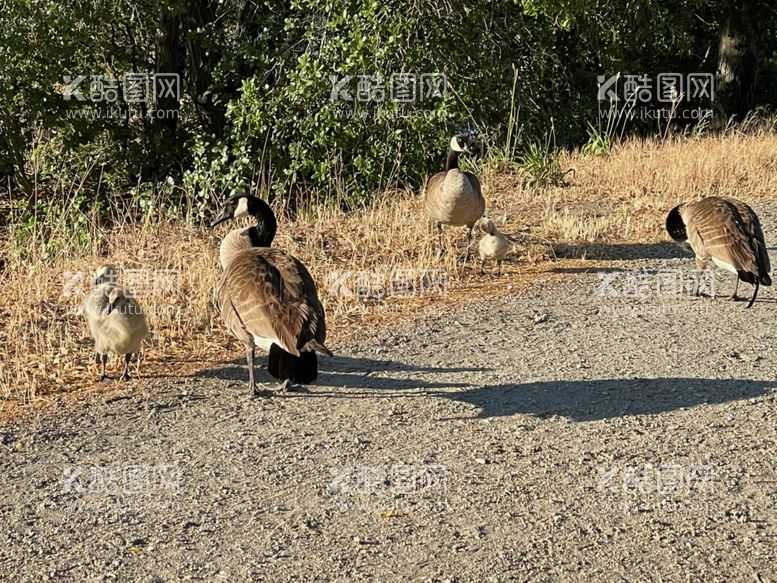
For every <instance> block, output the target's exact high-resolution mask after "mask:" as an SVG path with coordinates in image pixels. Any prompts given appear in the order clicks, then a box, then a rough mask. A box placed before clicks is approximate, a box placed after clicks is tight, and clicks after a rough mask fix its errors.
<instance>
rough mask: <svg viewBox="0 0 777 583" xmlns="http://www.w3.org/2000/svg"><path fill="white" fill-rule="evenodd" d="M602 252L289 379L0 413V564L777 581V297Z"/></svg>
mask: <svg viewBox="0 0 777 583" xmlns="http://www.w3.org/2000/svg"><path fill="white" fill-rule="evenodd" d="M756 210H757V211H759V212H761V213H762V220H763V222H764V227H765V228H764V230H765V232H766V233H767V238H769V234H770V233H771V234H773V235H772V237H771V239H772V241H774V240H775V239H776V238H777V213H775V212H774V210H777V204H774V205H770V207H769V208H764V206H763V205H761V206H757V207H756ZM768 211H769V212H768ZM608 255H609V257H605V258H603V259H601V260H598V261H597V262H596V263H593V262H581V263H580V264H579V265H580V267H579V268H574V269H567V271H568V272H569V273H567V274H565V275H564V276H563V277H559V278H557V279H558V280H557V281H554V282H552V283H544V284H537V285H534V286H531V287H529V288H528V289H524V290H522V291H521V293H520V294H518V295H513V296H510V297H503V298H500V299H494V300H491V301H488V302H481V303H478V304H470V305H465V306H462V307H461V308H460V309H458V310H457V311H455V312H448V313H443V314H440V315H438V316H436V317H434V318H430V319H426V320H420V321H416V322H413V323H412V325H410V324H408V325H407V326H404V327H400V328H393V329H390V330H378V331H375V332H374V333H373V334H372V335H370V336H367V337H364V338H363V339H361V340H360V341H359V343H358V344H356V345H340V346H335V347H334V348H335V349H336V351H337V353H338V356H337V357H335V358H332V359H322V361H323V367H324V372H323V375H322V378H321V382H320V384H318V385H316V386H314V387H312V388H311V389H310V390H309V391H308V392H305V393H289V394H284V395H280V396H277V397H273V398H270V399H264V400H258V399H253V398H251V397H250V396H249V395H247V394H246V388H245V386H246V378H245V377H246V374H245V369H244V365H243V363H242V361H236V362H235V363H233V364H230V365H226V366H224V367H223V368H220V369H216V370H210V371H208V372H207V373H205V374H203V375H202V376H200V377H196V378H181V379H173V380H169V379H168V380H166V381H163V380H158V381H154V382H152V383H150V384H149V385H148V386H146V387H145V388H143V389H137V388H136V389H135V390H134V391H127V392H126V393H125V394H118V395H114V396H111V397H104V398H95V399H93V400H92V401H90V402H88V403H86V404H85V405H84V406H79V407H78V408H74V407H72V406H62V407H61V408H60V409H59V410H55V411H54V412H49V413H45V414H43V413H41V414H40V415H38V416H37V417H35V418H33V419H32V420H27V421H25V423H24V424H21V423H20V422H15V423H11V424H7V425H5V426H4V427H1V428H0V516H1V519H2V524H3V529H2V530H3V534H2V539H3V544H0V573H2V575H3V577H4V578H6V579H8V580H16V581H45V580H47V579H51V580H67V581H102V580H117V581H122V582H124V581H186V580H198V581H199V580H201V581H230V582H231V581H252V580H253V581H262V580H264V581H292V580H294V581H310V580H321V581H355V580H374V581H400V580H413V581H416V580H420V581H460V582H461V581H583V580H592V581H733V580H737V581H756V582H757V581H761V582H766V581H775V580H777V509H776V506H777V505H776V503H777V458H776V457H775V451H777V450H776V447H777V424H776V423H775V409H776V408H777V391H776V390H775V389H777V380H775V379H777V360H775V358H774V357H775V352H774V346H775V334H776V333H777V332H776V329H775V325H774V320H775V310H777V306H776V305H775V297H777V296H775V293H774V291H773V290H772V289H765V290H762V295H761V299H760V300H759V301H758V302H757V303H756V305H755V306H754V307H753V309H751V310H745V309H744V304H743V303H741V302H740V303H736V302H728V301H725V300H723V299H715V300H712V299H705V298H692V297H689V296H688V294H687V293H683V292H682V290H680V289H679V288H680V287H681V286H686V284H688V283H689V282H688V281H687V278H688V277H689V272H688V271H687V270H688V269H689V268H691V267H692V261H691V260H690V259H689V258H688V256H687V255H684V254H682V252H680V251H679V250H677V249H676V248H675V247H673V246H671V245H668V244H667V245H634V246H616V247H613V248H611V249H609V250H608ZM724 280H725V281H723V282H722V285H723V287H724V289H722V290H721V291H720V292H719V293H728V291H729V286H730V285H731V284H732V282H731V280H730V279H729V278H724ZM495 285H498V282H497V283H496V284H495ZM718 289H720V283H719V284H718ZM740 292H744V294H746V295H749V294H750V292H751V288H750V286H746V285H742V286H740ZM262 377H263V378H265V377H266V375H265V373H264V372H262Z"/></svg>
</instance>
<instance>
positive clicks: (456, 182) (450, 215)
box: [424, 136, 486, 263]
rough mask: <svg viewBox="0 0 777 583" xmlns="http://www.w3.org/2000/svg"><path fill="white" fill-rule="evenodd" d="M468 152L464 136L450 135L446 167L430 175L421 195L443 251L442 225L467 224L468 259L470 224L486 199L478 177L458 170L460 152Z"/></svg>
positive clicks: (475, 218) (480, 213) (471, 225)
mask: <svg viewBox="0 0 777 583" xmlns="http://www.w3.org/2000/svg"><path fill="white" fill-rule="evenodd" d="M462 152H464V153H471V152H470V150H469V148H468V147H467V142H466V140H465V139H464V138H463V137H461V136H453V137H452V138H451V141H450V145H449V147H448V157H447V160H446V163H445V170H443V171H442V172H438V173H437V174H435V175H434V176H432V177H431V178H430V179H429V182H428V183H427V185H426V193H425V196H424V210H425V211H426V214H427V215H428V216H429V217H430V218H431V219H432V220H433V221H434V222H435V224H436V225H437V235H438V239H439V245H440V253H442V225H451V226H463V225H466V226H467V253H466V255H465V259H464V262H465V263H466V262H467V261H468V260H469V251H470V249H469V248H470V243H471V242H472V227H473V226H474V225H475V223H476V222H477V221H478V219H480V217H482V216H483V213H484V212H485V210H486V201H485V200H484V199H483V193H482V192H481V190H480V181H479V180H478V178H477V176H475V175H474V174H472V173H471V172H462V171H461V170H459V154H461V153H462Z"/></svg>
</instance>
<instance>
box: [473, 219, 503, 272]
mask: <svg viewBox="0 0 777 583" xmlns="http://www.w3.org/2000/svg"><path fill="white" fill-rule="evenodd" d="M479 228H480V231H481V232H482V233H484V234H483V236H482V237H481V239H480V243H479V244H478V251H479V253H480V275H484V272H483V265H484V264H485V262H486V259H491V260H493V261H496V275H497V277H498V276H500V275H502V261H504V258H505V256H506V255H507V249H508V248H509V246H510V243H509V241H508V240H507V237H505V236H504V235H503V234H502V233H500V232H499V230H498V229H497V228H496V225H495V224H494V221H492V220H491V219H481V220H480V222H479Z"/></svg>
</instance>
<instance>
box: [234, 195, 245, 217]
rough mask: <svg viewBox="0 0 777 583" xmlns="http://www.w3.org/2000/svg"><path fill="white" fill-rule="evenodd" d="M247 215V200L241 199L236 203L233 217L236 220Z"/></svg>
mask: <svg viewBox="0 0 777 583" xmlns="http://www.w3.org/2000/svg"><path fill="white" fill-rule="evenodd" d="M247 214H248V199H247V198H245V197H244V198H241V199H240V200H239V201H237V208H236V209H235V215H234V217H235V218H236V219H239V218H240V217H244V216H246V215H247Z"/></svg>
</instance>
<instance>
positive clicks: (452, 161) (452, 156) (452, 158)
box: [445, 148, 459, 172]
mask: <svg viewBox="0 0 777 583" xmlns="http://www.w3.org/2000/svg"><path fill="white" fill-rule="evenodd" d="M454 168H456V169H457V170H458V168H459V153H458V152H457V151H456V150H453V149H452V148H448V159H447V160H446V162H445V170H446V172H447V171H448V170H453V169H454Z"/></svg>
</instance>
